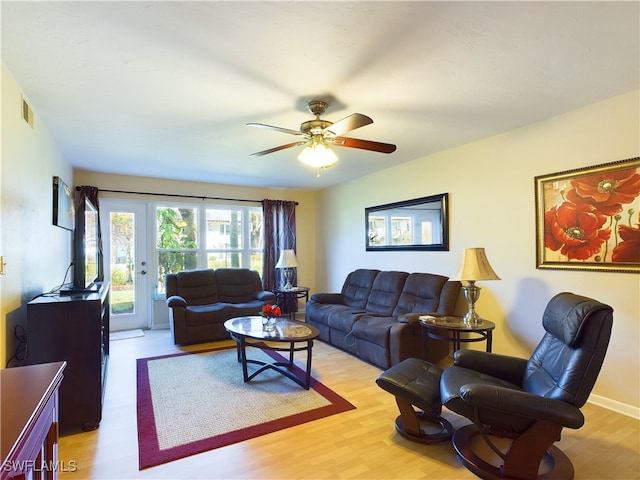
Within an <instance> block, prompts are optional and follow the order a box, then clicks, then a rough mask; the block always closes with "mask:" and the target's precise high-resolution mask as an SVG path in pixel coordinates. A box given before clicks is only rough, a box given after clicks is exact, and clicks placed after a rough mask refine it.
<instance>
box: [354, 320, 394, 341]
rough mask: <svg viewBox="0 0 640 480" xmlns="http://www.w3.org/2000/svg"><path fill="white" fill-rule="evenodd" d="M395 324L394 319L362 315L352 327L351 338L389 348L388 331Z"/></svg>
mask: <svg viewBox="0 0 640 480" xmlns="http://www.w3.org/2000/svg"><path fill="white" fill-rule="evenodd" d="M397 323H398V322H397V321H396V319H395V318H394V317H370V316H367V315H363V316H361V317H360V318H358V321H356V322H355V323H354V325H353V336H354V337H355V338H358V339H361V340H366V341H367V342H371V343H374V344H376V345H380V346H383V347H386V348H389V331H390V330H391V327H392V326H393V325H397Z"/></svg>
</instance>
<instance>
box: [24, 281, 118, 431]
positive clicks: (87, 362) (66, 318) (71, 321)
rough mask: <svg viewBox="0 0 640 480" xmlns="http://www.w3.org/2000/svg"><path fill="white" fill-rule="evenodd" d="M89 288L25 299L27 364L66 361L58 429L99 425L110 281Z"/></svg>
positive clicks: (92, 427) (103, 380) (107, 346)
mask: <svg viewBox="0 0 640 480" xmlns="http://www.w3.org/2000/svg"><path fill="white" fill-rule="evenodd" d="M99 287H100V288H99V290H98V291H97V292H93V293H85V294H75V295H43V296H40V297H37V298H35V299H33V300H31V301H30V302H29V303H28V304H27V348H28V353H27V359H26V361H25V364H26V365H34V364H39V363H48V362H58V361H66V362H67V368H66V369H65V373H64V380H63V381H62V385H61V387H60V434H61V435H64V434H68V433H73V432H77V431H81V430H84V431H87V430H93V429H96V428H98V426H99V425H100V420H101V419H102V401H103V397H104V387H105V382H106V378H107V363H108V360H109V284H108V282H103V283H101V284H99Z"/></svg>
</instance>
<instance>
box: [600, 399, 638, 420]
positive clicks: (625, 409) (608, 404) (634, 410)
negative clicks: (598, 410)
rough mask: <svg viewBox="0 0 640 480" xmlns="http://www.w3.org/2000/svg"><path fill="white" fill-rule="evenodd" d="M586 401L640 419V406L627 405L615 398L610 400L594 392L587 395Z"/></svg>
mask: <svg viewBox="0 0 640 480" xmlns="http://www.w3.org/2000/svg"><path fill="white" fill-rule="evenodd" d="M588 402H589V403H593V404H594V405H598V406H599V407H603V408H606V409H608V410H613V411H614V412H617V413H621V414H622V415H626V416H628V417H631V418H635V419H636V420H640V407H634V406H632V405H627V404H626V403H622V402H618V401H617V400H611V399H610V398H607V397H603V396H601V395H595V394H591V395H590V396H589V400H588Z"/></svg>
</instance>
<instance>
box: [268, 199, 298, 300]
mask: <svg viewBox="0 0 640 480" xmlns="http://www.w3.org/2000/svg"><path fill="white" fill-rule="evenodd" d="M262 216H263V220H264V255H263V261H262V285H263V287H264V289H265V290H267V291H273V290H274V289H275V288H276V287H280V286H282V285H284V269H282V268H275V265H276V263H278V258H280V251H282V250H287V249H289V250H294V251H295V249H296V202H287V201H284V200H263V201H262ZM293 272H294V274H293V279H292V282H291V284H292V285H297V284H298V272H297V269H293Z"/></svg>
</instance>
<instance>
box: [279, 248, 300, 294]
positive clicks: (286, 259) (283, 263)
mask: <svg viewBox="0 0 640 480" xmlns="http://www.w3.org/2000/svg"><path fill="white" fill-rule="evenodd" d="M297 266H298V259H297V258H296V252H294V251H293V250H282V251H281V252H280V258H279V259H278V263H276V268H284V269H285V270H284V278H286V279H287V284H286V285H285V286H284V290H285V291H288V290H291V289H292V288H293V285H291V279H292V278H293V269H294V268H296V267H297Z"/></svg>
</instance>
